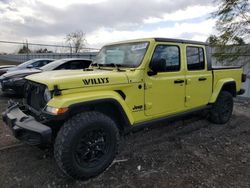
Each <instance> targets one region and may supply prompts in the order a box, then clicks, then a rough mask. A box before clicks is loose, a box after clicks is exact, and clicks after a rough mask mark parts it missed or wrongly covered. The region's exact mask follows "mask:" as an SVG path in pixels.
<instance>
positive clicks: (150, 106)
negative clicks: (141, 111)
mask: <svg viewBox="0 0 250 188" xmlns="http://www.w3.org/2000/svg"><path fill="white" fill-rule="evenodd" d="M144 108H145V110H149V109H151V108H152V103H146V104H145V105H144Z"/></svg>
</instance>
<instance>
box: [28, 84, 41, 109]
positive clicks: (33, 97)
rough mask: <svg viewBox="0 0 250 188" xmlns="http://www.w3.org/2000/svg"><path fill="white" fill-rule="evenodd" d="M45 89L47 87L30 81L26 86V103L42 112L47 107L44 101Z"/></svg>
mask: <svg viewBox="0 0 250 188" xmlns="http://www.w3.org/2000/svg"><path fill="white" fill-rule="evenodd" d="M45 89H46V86H45V85H43V84H39V83H36V82H32V81H28V82H27V84H26V86H25V99H26V103H27V104H28V105H29V106H30V107H32V108H34V109H35V110H36V111H41V110H42V109H43V108H44V107H45V105H46V101H45V100H44V91H45Z"/></svg>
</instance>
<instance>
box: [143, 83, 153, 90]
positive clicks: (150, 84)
mask: <svg viewBox="0 0 250 188" xmlns="http://www.w3.org/2000/svg"><path fill="white" fill-rule="evenodd" d="M152 85H153V84H152V83H145V84H144V89H150V88H152Z"/></svg>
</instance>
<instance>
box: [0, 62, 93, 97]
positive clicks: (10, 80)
mask: <svg viewBox="0 0 250 188" xmlns="http://www.w3.org/2000/svg"><path fill="white" fill-rule="evenodd" d="M91 62H92V61H91V60H89V59H80V58H67V59H59V60H56V61H53V62H51V63H49V64H47V65H45V66H43V67H41V68H32V69H31V68H30V69H23V70H17V71H11V72H7V73H5V74H3V75H2V76H0V89H2V91H3V92H11V93H14V94H16V95H19V96H23V95H24V93H25V90H24V86H25V83H26V80H25V79H24V78H25V77H26V76H28V75H31V74H36V73H40V72H43V71H53V70H62V69H85V68H87V67H89V65H90V63H91Z"/></svg>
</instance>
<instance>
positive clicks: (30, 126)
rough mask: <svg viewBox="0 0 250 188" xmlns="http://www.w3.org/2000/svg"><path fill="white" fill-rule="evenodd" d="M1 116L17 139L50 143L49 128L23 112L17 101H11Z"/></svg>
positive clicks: (41, 143) (39, 143)
mask: <svg viewBox="0 0 250 188" xmlns="http://www.w3.org/2000/svg"><path fill="white" fill-rule="evenodd" d="M2 118H3V121H4V122H5V124H6V125H8V127H9V128H10V129H11V130H12V132H13V134H14V136H15V137H16V138H17V139H19V140H21V141H23V142H25V143H27V144H29V145H46V144H50V143H51V140H52V130H51V128H50V127H48V126H46V125H44V124H42V123H40V122H38V121H37V120H36V119H35V118H34V117H32V116H30V115H27V114H25V113H24V112H23V111H22V110H21V109H20V108H19V105H18V103H12V104H11V105H10V107H9V108H8V109H7V110H6V111H5V112H3V113H2Z"/></svg>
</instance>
